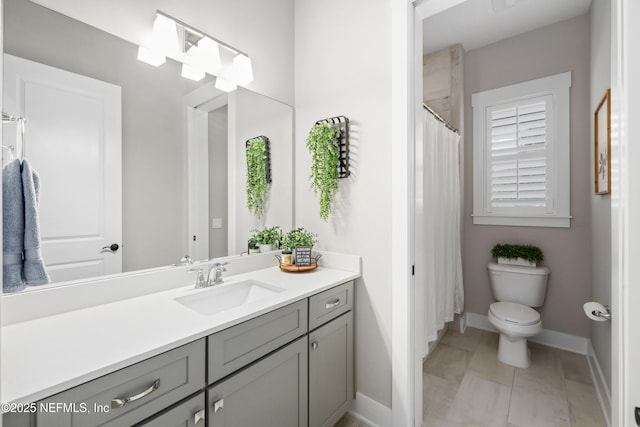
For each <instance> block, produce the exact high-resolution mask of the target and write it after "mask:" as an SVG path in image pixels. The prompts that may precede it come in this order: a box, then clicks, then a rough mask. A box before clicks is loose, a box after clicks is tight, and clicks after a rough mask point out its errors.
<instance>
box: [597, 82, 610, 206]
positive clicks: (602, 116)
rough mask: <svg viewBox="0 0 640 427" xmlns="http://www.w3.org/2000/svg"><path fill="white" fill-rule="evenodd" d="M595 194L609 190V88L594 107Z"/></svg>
mask: <svg viewBox="0 0 640 427" xmlns="http://www.w3.org/2000/svg"><path fill="white" fill-rule="evenodd" d="M594 126H595V132H594V136H595V137H594V139H595V143H594V153H595V178H596V186H595V192H596V194H608V193H610V192H611V89H607V93H606V94H605V95H604V98H602V101H600V103H599V104H598V108H596V112H595V117H594Z"/></svg>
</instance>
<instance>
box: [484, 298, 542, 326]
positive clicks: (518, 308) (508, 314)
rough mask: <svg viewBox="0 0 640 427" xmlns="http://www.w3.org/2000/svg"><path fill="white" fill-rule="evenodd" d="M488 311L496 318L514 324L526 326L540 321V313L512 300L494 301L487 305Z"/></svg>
mask: <svg viewBox="0 0 640 427" xmlns="http://www.w3.org/2000/svg"><path fill="white" fill-rule="evenodd" d="M489 312H490V313H491V314H493V315H494V316H495V317H496V318H497V319H499V320H501V321H503V322H508V323H511V324H514V325H521V326H528V325H534V324H536V323H538V322H540V313H538V312H537V311H535V310H534V309H533V308H531V307H527V306H526V305H522V304H517V303H514V302H504V301H501V302H494V303H493V304H491V305H490V306H489Z"/></svg>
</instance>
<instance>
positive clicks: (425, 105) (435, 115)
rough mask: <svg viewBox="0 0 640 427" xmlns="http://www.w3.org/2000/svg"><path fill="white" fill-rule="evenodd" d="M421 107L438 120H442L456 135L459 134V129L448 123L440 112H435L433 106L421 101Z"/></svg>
mask: <svg viewBox="0 0 640 427" xmlns="http://www.w3.org/2000/svg"><path fill="white" fill-rule="evenodd" d="M422 107H423V108H424V109H425V110H427V111H428V112H430V113H431V115H433V117H435V118H436V119H437V120H438V121H440V122H442V123H443V124H444V125H445V126H446V127H447V128H449V129H450V130H452V131H454V132H455V133H457V134H458V135H460V131H459V130H458V129H456V128H454V127H453V126H451V125H450V124H449V122H447V121H446V120H445V119H443V118H442V117H441V116H440V114H438V113H436V112H435V111H434V110H433V108H431V107H429V106H428V105H427V104H425V103H423V104H422Z"/></svg>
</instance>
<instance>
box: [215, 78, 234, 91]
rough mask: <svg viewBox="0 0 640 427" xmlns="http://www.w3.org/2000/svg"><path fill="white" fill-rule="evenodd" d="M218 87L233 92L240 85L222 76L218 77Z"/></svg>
mask: <svg viewBox="0 0 640 427" xmlns="http://www.w3.org/2000/svg"><path fill="white" fill-rule="evenodd" d="M216 89H220V90H221V91H224V92H233V91H234V90H236V89H238V85H237V84H235V83H233V82H230V81H229V80H225V79H223V78H222V77H216Z"/></svg>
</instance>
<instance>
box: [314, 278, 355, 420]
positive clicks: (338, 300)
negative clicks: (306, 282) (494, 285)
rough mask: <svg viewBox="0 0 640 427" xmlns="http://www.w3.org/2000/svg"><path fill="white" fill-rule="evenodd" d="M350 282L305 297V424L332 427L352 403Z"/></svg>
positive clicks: (351, 300)
mask: <svg viewBox="0 0 640 427" xmlns="http://www.w3.org/2000/svg"><path fill="white" fill-rule="evenodd" d="M352 309H353V282H348V283H344V284H342V285H340V286H336V287H335V288H331V289H328V290H326V291H324V292H321V293H319V294H316V295H313V296H312V297H311V298H309V330H310V332H309V427H332V426H333V425H334V424H335V423H336V422H337V421H338V420H339V419H340V418H341V417H342V416H343V415H344V414H345V412H347V411H348V410H349V407H350V406H351V403H352V402H353V312H352Z"/></svg>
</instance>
